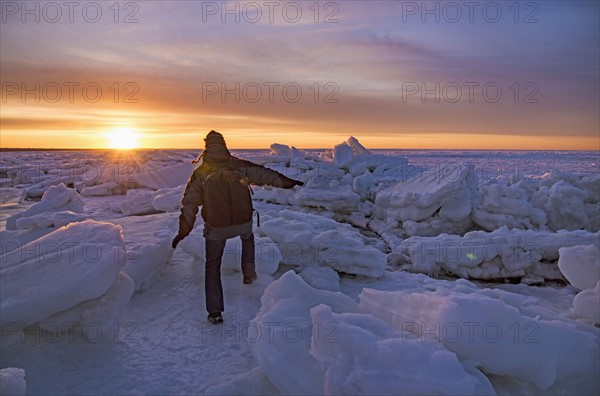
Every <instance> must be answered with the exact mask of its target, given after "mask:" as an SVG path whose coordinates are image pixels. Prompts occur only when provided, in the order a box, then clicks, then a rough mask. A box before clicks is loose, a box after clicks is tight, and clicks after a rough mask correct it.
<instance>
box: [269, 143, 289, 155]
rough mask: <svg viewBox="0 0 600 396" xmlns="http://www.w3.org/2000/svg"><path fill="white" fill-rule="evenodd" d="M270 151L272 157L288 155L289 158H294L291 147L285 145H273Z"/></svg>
mask: <svg viewBox="0 0 600 396" xmlns="http://www.w3.org/2000/svg"><path fill="white" fill-rule="evenodd" d="M270 149H271V155H282V156H283V155H286V156H289V157H291V156H292V149H291V148H290V146H287V145H285V144H279V143H273V144H272V145H271V146H270Z"/></svg>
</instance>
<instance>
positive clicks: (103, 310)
mask: <svg viewBox="0 0 600 396" xmlns="http://www.w3.org/2000/svg"><path fill="white" fill-rule="evenodd" d="M134 288H135V284H134V282H133V280H132V279H131V278H130V277H129V276H127V274H126V273H125V272H123V271H120V272H119V273H118V274H117V277H116V279H115V281H114V282H113V284H112V286H111V287H110V289H108V291H107V292H106V293H104V294H103V295H101V296H100V297H98V298H95V299H92V300H87V301H84V302H82V303H80V304H77V305H76V306H74V307H72V308H69V309H67V310H65V311H61V312H58V313H55V314H54V315H52V316H51V317H49V318H48V319H46V320H43V321H41V322H39V326H40V328H42V329H44V330H45V331H48V332H50V333H54V334H61V333H62V332H65V331H71V329H74V330H75V331H82V330H83V331H85V329H86V328H88V327H89V326H91V327H92V328H93V330H91V331H98V330H96V329H101V333H107V331H106V330H108V329H109V328H110V327H111V326H113V325H114V324H115V323H116V322H117V320H118V319H119V317H120V316H121V314H122V313H123V312H124V311H125V306H126V305H127V303H128V302H129V300H130V299H131V295H132V294H133V290H134ZM65 323H69V326H65Z"/></svg>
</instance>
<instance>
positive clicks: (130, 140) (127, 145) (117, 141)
mask: <svg viewBox="0 0 600 396" xmlns="http://www.w3.org/2000/svg"><path fill="white" fill-rule="evenodd" d="M106 139H107V140H108V147H110V148H112V149H119V150H128V149H134V148H138V147H139V145H138V133H137V132H136V131H135V130H134V129H133V128H128V127H119V128H115V129H113V130H112V131H110V132H108V133H107V134H106Z"/></svg>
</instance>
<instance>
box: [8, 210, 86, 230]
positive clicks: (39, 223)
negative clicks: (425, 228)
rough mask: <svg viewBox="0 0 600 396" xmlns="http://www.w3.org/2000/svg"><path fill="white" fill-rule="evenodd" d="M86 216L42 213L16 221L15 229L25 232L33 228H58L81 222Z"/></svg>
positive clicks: (71, 213)
mask: <svg viewBox="0 0 600 396" xmlns="http://www.w3.org/2000/svg"><path fill="white" fill-rule="evenodd" d="M86 218H87V215H85V214H82V213H75V212H71V211H68V210H66V211H61V212H44V213H39V214H36V215H33V216H28V217H21V218H19V219H17V229H18V230H26V229H34V228H58V227H62V226H65V225H67V224H69V223H75V222H78V221H83V220H85V219H86Z"/></svg>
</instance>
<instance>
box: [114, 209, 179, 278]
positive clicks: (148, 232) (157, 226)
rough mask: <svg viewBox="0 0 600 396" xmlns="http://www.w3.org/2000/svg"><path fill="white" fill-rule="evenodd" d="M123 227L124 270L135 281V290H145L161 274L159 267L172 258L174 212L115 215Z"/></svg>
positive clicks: (175, 219)
mask: <svg viewBox="0 0 600 396" xmlns="http://www.w3.org/2000/svg"><path fill="white" fill-rule="evenodd" d="M113 222H114V223H115V224H119V225H120V226H121V227H122V228H123V236H124V238H125V244H126V249H127V260H126V261H125V266H124V267H123V271H124V272H125V273H127V275H128V276H129V277H131V279H133V281H134V283H135V290H146V289H149V288H150V287H152V286H153V284H154V282H155V281H156V280H157V279H158V278H159V273H160V269H161V268H162V266H163V265H164V264H165V263H166V262H167V261H169V260H170V259H171V257H172V255H173V248H172V247H171V241H172V240H173V235H174V234H175V233H176V227H177V218H176V216H175V214H174V213H173V214H168V215H162V214H161V215H149V216H143V217H138V216H134V217H123V218H120V219H114V220H113Z"/></svg>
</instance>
